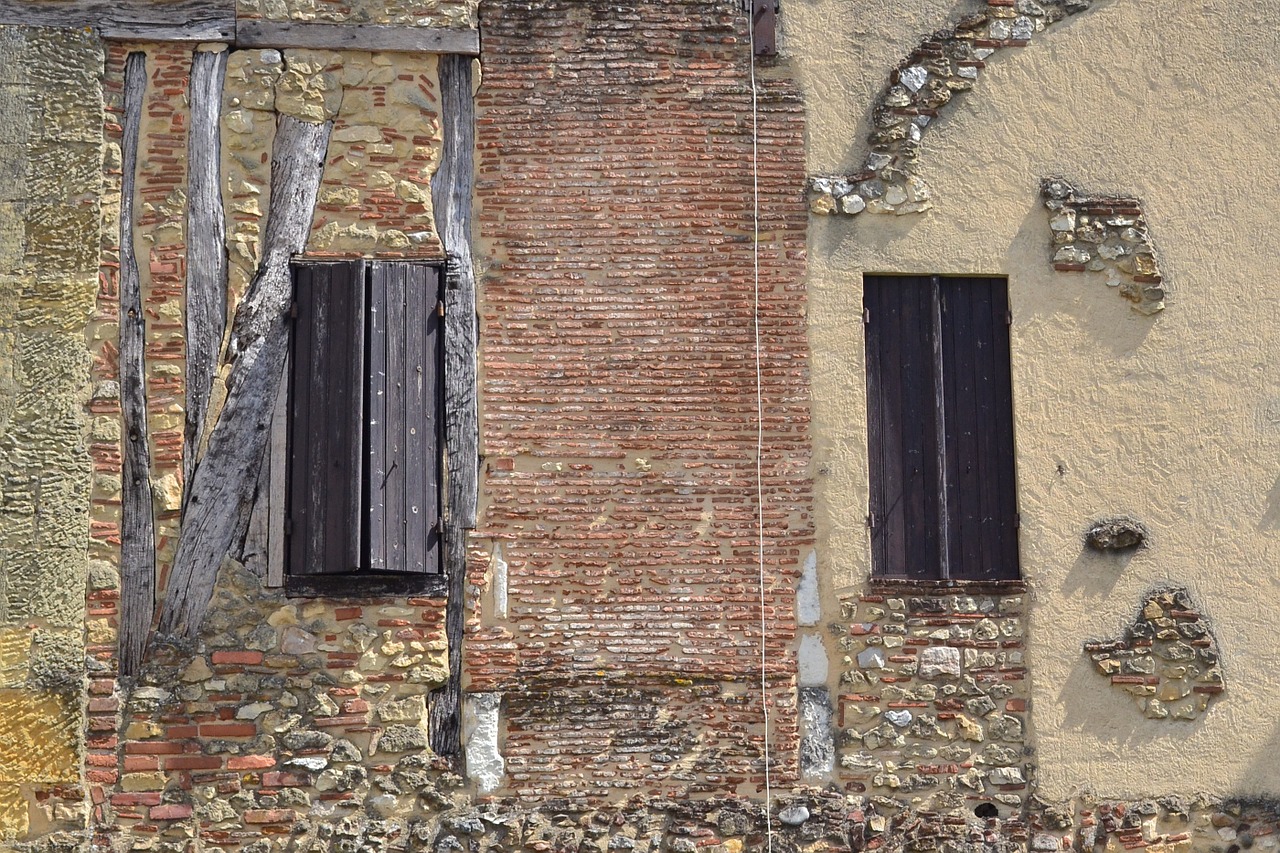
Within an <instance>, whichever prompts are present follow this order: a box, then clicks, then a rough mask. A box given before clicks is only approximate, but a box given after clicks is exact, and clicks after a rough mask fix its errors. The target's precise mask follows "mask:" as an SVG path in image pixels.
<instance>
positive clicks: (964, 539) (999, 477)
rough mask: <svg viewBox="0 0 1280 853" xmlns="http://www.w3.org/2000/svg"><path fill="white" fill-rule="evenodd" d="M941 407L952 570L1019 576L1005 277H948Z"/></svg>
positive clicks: (943, 291) (958, 574)
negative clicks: (945, 455)
mask: <svg viewBox="0 0 1280 853" xmlns="http://www.w3.org/2000/svg"><path fill="white" fill-rule="evenodd" d="M939 291H940V296H941V300H942V329H943V335H942V344H943V351H942V361H943V364H944V369H943V376H944V383H943V384H944V396H943V410H944V412H945V415H946V418H945V419H946V449H947V465H946V487H947V508H948V517H949V527H950V529H949V531H948V536H947V543H948V547H949V549H950V554H949V555H948V560H947V562H948V564H949V565H950V567H951V576H952V577H955V578H961V579H965V580H1016V579H1017V578H1018V544H1017V495H1016V493H1015V474H1014V456H1013V454H1014V447H1013V400H1012V389H1011V379H1010V369H1009V326H1008V322H1007V320H1006V316H1007V315H1008V311H1009V295H1008V290H1007V287H1006V284H1005V282H1004V280H1003V279H990V278H959V279H956V278H946V279H941V281H940V286H939Z"/></svg>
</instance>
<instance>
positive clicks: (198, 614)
mask: <svg viewBox="0 0 1280 853" xmlns="http://www.w3.org/2000/svg"><path fill="white" fill-rule="evenodd" d="M332 130H333V124H332V122H326V123H325V124H312V123H310V122H304V121H300V120H298V119H295V118H293V117H291V116H281V117H280V124H279V126H278V128H277V130H276V137H275V145H274V148H273V151H272V158H271V204H270V207H269V208H268V210H267V223H266V229H265V234H264V236H263V240H262V260H261V262H260V263H259V264H258V271H257V273H256V274H255V275H254V277H253V281H252V282H250V284H249V289H248V291H247V292H246V293H245V296H244V299H243V300H242V301H241V303H240V306H239V308H238V309H237V310H236V316H235V321H234V323H232V327H231V342H230V345H229V347H228V353H227V358H228V360H229V361H230V362H231V365H232V367H231V372H230V374H229V375H228V377H227V399H226V403H225V405H224V407H223V410H222V414H221V415H220V416H219V417H218V420H217V422H216V423H215V424H214V426H213V429H212V431H211V432H210V434H209V445H208V450H207V451H206V452H205V455H204V457H203V459H201V461H200V464H199V465H197V466H196V470H195V475H194V476H193V477H192V480H191V483H189V484H188V490H189V492H190V499H189V501H188V503H187V511H186V516H185V518H184V519H183V523H182V533H181V534H180V536H179V538H178V550H177V555H176V556H175V557H174V564H173V571H172V572H171V573H170V576H169V583H168V586H167V588H166V589H165V597H164V604H163V607H162V609H161V613H160V623H159V627H158V629H157V631H158V634H159V635H160V636H162V637H185V638H194V637H195V636H196V635H197V634H198V633H199V630H200V625H201V623H202V622H203V620H204V615H205V611H206V610H207V609H208V606H209V600H210V598H211V597H212V596H213V588H214V584H215V583H216V581H217V576H218V567H219V566H220V565H221V563H222V560H223V558H224V557H225V556H226V555H227V553H228V552H229V550H230V549H231V547H232V546H233V544H234V537H235V533H236V527H237V522H238V520H239V517H240V509H241V508H242V507H244V506H246V505H247V503H248V502H249V501H252V500H253V496H254V491H255V487H256V485H257V480H258V467H259V466H260V465H261V462H262V453H263V450H264V449H265V447H266V444H267V441H268V439H269V437H270V435H271V419H272V414H273V412H274V411H275V404H276V393H277V391H278V390H279V387H280V376H281V371H282V370H283V368H284V360H285V354H286V352H287V351H288V345H289V329H288V316H287V315H288V310H289V304H290V302H291V300H292V297H293V280H292V276H291V272H290V268H289V262H290V259H291V258H292V257H293V256H294V255H295V254H297V253H299V252H301V251H302V250H303V248H304V247H305V245H306V239H307V235H308V233H309V232H310V230H311V217H312V214H313V212H314V211H315V204H316V194H317V193H318V191H319V188H320V178H321V175H322V173H323V171H324V158H325V153H326V152H327V151H328V147H329V136H330V133H331V132H332Z"/></svg>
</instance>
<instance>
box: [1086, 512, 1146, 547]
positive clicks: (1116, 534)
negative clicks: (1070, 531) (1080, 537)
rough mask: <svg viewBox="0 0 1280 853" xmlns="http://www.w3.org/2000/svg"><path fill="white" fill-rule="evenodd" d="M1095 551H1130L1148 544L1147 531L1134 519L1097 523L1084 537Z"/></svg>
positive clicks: (1104, 520)
mask: <svg viewBox="0 0 1280 853" xmlns="http://www.w3.org/2000/svg"><path fill="white" fill-rule="evenodd" d="M1084 541H1085V544H1086V545H1088V546H1089V547H1090V548H1092V549H1093V550H1095V551H1111V552H1115V551H1128V550H1131V549H1133V548H1139V547H1141V546H1143V545H1145V544H1146V542H1147V529H1146V528H1145V527H1144V526H1143V525H1142V523H1141V522H1139V521H1135V520H1133V519H1132V518H1107V519H1103V520H1102V521H1099V522H1096V523H1095V524H1094V525H1093V526H1092V527H1090V528H1089V532H1088V533H1086V534H1085V537H1084Z"/></svg>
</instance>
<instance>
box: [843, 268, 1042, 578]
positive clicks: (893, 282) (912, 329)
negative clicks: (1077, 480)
mask: <svg viewBox="0 0 1280 853" xmlns="http://www.w3.org/2000/svg"><path fill="white" fill-rule="evenodd" d="M863 305H864V309H865V318H866V355H867V413H868V414H867V424H868V430H867V432H868V435H867V439H868V459H869V463H870V510H871V519H870V520H871V545H872V561H873V563H872V565H873V572H874V574H875V575H876V576H878V577H892V578H907V579H912V580H930V579H948V578H951V579H958V580H1016V579H1017V578H1018V576H1019V572H1018V546H1017V495H1016V491H1015V474H1014V456H1013V453H1014V447H1013V405H1012V392H1011V383H1010V369H1009V328H1008V323H1007V319H1006V318H1007V315H1008V309H1009V304H1008V292H1007V286H1006V283H1005V281H1004V280H1003V279H990V278H941V277H936V276H935V277H919V276H917V277H907V276H867V277H866V279H865V281H864V291H863Z"/></svg>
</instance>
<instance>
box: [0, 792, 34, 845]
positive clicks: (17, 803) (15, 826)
mask: <svg viewBox="0 0 1280 853" xmlns="http://www.w3.org/2000/svg"><path fill="white" fill-rule="evenodd" d="M30 828H31V814H30V809H29V807H28V806H27V798H26V797H24V796H22V789H21V788H20V787H19V786H17V785H15V784H13V783H7V782H4V783H0V837H2V836H5V835H8V834H10V833H12V834H13V835H15V836H17V837H19V838H21V837H22V836H24V835H26V834H27V831H28V830H29V829H30Z"/></svg>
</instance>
